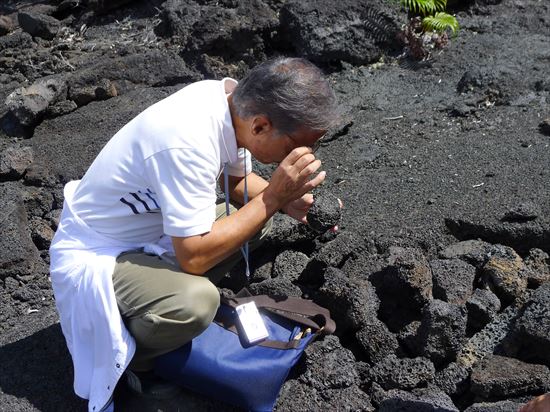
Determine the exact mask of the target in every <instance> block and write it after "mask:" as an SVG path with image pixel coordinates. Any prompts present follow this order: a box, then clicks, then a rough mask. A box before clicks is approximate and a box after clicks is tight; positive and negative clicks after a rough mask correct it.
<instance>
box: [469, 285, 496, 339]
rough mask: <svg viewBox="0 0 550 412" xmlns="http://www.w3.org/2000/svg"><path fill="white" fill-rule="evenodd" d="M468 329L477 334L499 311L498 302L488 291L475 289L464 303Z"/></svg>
mask: <svg viewBox="0 0 550 412" xmlns="http://www.w3.org/2000/svg"><path fill="white" fill-rule="evenodd" d="M466 309H467V311H468V329H469V330H470V331H476V332H479V331H480V330H481V329H483V327H484V326H485V325H486V324H488V323H489V322H491V321H492V320H493V319H494V318H495V316H496V314H497V313H498V311H499V310H500V300H499V299H498V297H497V296H496V295H495V294H494V293H493V292H491V291H490V290H488V289H476V290H475V291H474V293H473V294H472V296H471V297H470V298H469V299H468V301H467V302H466Z"/></svg>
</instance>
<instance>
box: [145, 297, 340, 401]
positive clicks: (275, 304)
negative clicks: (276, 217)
mask: <svg viewBox="0 0 550 412" xmlns="http://www.w3.org/2000/svg"><path fill="white" fill-rule="evenodd" d="M251 301H254V302H255V303H256V306H257V307H258V310H259V312H260V315H261V317H262V319H263V320H264V323H265V325H266V328H267V330H268V332H269V337H268V338H267V339H266V340H264V341H262V342H260V343H257V344H255V345H252V346H250V345H248V344H247V343H246V341H245V340H244V339H242V334H240V330H239V328H238V320H237V316H236V312H235V307H236V306H238V305H241V304H243V303H248V302H251ZM334 329H335V324H334V321H333V320H332V319H331V318H330V313H329V311H328V310H327V309H325V308H322V307H320V306H318V305H316V304H315V303H313V302H311V301H309V300H305V299H300V298H295V297H285V298H280V299H276V298H275V299H274V298H270V297H269V296H266V295H261V296H249V297H241V298H222V303H221V305H220V307H219V309H218V313H217V315H216V317H215V319H214V322H212V323H211V324H210V326H209V327H208V328H207V329H206V330H205V331H204V332H203V333H202V334H201V335H199V336H197V337H196V338H195V339H193V340H192V341H191V342H189V343H188V344H186V345H184V346H182V347H181V348H179V349H177V350H175V351H172V352H170V353H167V354H165V355H162V356H160V357H158V358H157V360H156V365H155V372H156V373H157V374H158V375H160V376H161V377H163V378H165V379H167V380H170V381H174V382H176V383H179V384H180V385H182V386H184V387H186V388H188V389H190V390H192V391H196V392H199V393H202V394H203V395H206V396H208V397H211V398H215V399H218V400H221V401H223V402H227V403H231V404H233V405H236V406H240V407H242V408H245V409H247V410H251V411H271V410H272V409H273V406H274V404H275V401H276V400H277V396H278V395H279V391H280V389H281V386H282V385H283V383H284V381H285V379H286V377H287V376H288V373H289V372H290V369H291V368H292V366H294V364H295V363H296V362H297V361H298V359H299V358H300V355H301V354H302V352H303V351H304V349H305V348H306V346H307V345H308V344H309V343H310V342H311V341H312V340H313V339H315V338H316V337H317V336H319V335H320V334H323V333H325V334H329V333H333V332H334ZM240 335H241V336H240Z"/></svg>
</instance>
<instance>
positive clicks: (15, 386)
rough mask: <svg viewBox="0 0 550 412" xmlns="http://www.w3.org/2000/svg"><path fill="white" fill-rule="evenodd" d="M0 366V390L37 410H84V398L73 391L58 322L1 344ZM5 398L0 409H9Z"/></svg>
mask: <svg viewBox="0 0 550 412" xmlns="http://www.w3.org/2000/svg"><path fill="white" fill-rule="evenodd" d="M0 370H1V371H2V372H1V373H0V392H3V393H4V394H8V395H12V396H14V397H16V398H18V399H26V400H27V401H28V402H29V403H31V404H32V405H33V406H34V407H35V408H36V409H37V410H40V411H45V412H48V411H60V410H64V411H85V410H86V405H87V402H86V401H85V400H82V399H80V398H78V397H77V396H76V395H75V394H74V392H73V367H72V363H71V357H70V355H69V352H68V351H67V347H66V345H65V339H64V338H63V335H62V333H61V327H60V326H59V324H54V325H51V326H49V327H47V328H45V329H42V330H40V331H38V332H36V333H34V334H33V335H30V336H28V337H26V338H23V339H21V340H18V341H16V342H13V343H8V344H6V345H4V346H2V347H0ZM0 396H1V395H0ZM5 401H6V402H7V403H8V405H6V404H5V403H6V402H4V401H2V402H1V403H2V404H3V405H2V406H1V407H0V409H1V410H9V409H10V405H9V400H7V399H5ZM17 403H19V402H17ZM12 406H13V408H14V409H12V410H16V409H17V410H19V408H17V405H16V404H15V402H14V404H13V405H12ZM19 406H20V405H19ZM4 408H8V409H4Z"/></svg>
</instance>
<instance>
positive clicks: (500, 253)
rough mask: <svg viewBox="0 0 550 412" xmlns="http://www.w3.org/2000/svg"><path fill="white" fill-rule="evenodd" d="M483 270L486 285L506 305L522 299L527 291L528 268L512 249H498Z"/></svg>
mask: <svg viewBox="0 0 550 412" xmlns="http://www.w3.org/2000/svg"><path fill="white" fill-rule="evenodd" d="M481 270H482V274H483V279H484V281H485V283H486V284H487V285H488V286H489V287H490V288H491V289H493V291H494V292H495V294H496V295H497V296H499V298H500V299H501V300H503V301H504V302H505V303H511V302H513V301H514V300H516V299H519V298H521V297H522V296H523V295H524V293H525V290H526V289H527V278H528V275H527V267H526V266H525V263H523V260H522V259H521V257H520V256H519V255H518V254H517V253H516V252H515V251H514V250H513V249H512V248H510V247H506V246H498V247H496V248H495V249H494V250H493V251H491V253H490V256H489V259H488V260H487V262H486V263H485V265H483V267H482V268H481Z"/></svg>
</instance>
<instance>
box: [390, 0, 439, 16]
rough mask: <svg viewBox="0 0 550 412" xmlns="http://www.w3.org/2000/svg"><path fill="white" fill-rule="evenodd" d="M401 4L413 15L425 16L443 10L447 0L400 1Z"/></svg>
mask: <svg viewBox="0 0 550 412" xmlns="http://www.w3.org/2000/svg"><path fill="white" fill-rule="evenodd" d="M401 4H402V5H403V6H404V7H405V8H407V9H408V10H410V11H412V12H413V13H420V14H423V15H426V14H433V13H435V12H437V11H443V10H445V8H446V7H447V0H401Z"/></svg>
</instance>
